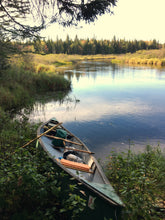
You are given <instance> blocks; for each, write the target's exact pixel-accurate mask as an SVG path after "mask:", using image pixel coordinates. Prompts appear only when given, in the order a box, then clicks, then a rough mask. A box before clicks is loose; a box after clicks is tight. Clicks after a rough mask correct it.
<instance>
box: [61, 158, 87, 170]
mask: <svg viewBox="0 0 165 220" xmlns="http://www.w3.org/2000/svg"><path fill="white" fill-rule="evenodd" d="M60 162H61V164H62V165H64V166H65V167H68V168H71V169H75V170H80V171H84V172H90V167H89V166H88V165H87V164H83V163H77V162H74V161H70V160H66V159H61V160H60Z"/></svg>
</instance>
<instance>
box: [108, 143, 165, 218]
mask: <svg viewBox="0 0 165 220" xmlns="http://www.w3.org/2000/svg"><path fill="white" fill-rule="evenodd" d="M164 173H165V157H164V155H163V153H162V152H161V150H160V148H159V147H156V148H151V147H150V146H147V147H146V151H145V152H144V153H141V154H134V153H132V152H131V151H130V150H129V151H128V153H127V154H126V153H121V154H114V153H113V155H112V156H111V157H110V158H109V159H108V164H107V167H106V174H107V177H108V178H109V180H110V182H111V183H112V184H113V186H114V188H115V189H116V191H117V192H118V193H119V194H120V196H121V198H122V200H123V202H124V204H125V205H126V208H125V210H124V213H123V215H124V216H123V218H124V219H135V220H136V219H137V220H138V219H159V218H160V219H161V218H162V216H163V214H164V213H163V212H162V213H161V212H160V211H161V208H162V209H163V207H164V198H165V176H164ZM157 207H159V208H157ZM164 212H165V211H164Z"/></svg>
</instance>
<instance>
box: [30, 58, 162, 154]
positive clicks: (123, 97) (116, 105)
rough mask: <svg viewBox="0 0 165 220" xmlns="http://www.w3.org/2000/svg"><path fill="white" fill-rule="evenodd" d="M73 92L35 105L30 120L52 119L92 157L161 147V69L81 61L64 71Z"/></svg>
mask: <svg viewBox="0 0 165 220" xmlns="http://www.w3.org/2000/svg"><path fill="white" fill-rule="evenodd" d="M65 77H67V78H68V79H70V80H71V81H72V92H71V93H70V94H69V95H67V96H66V97H65V98H64V99H63V101H61V102H58V101H57V100H53V99H52V100H49V102H47V103H45V104H38V103H36V105H35V106H34V111H33V112H32V113H31V119H32V120H41V121H46V120H48V119H49V118H51V117H56V118H57V119H58V120H59V121H62V122H64V124H65V126H66V127H67V128H68V129H69V130H71V131H72V132H73V133H75V134H76V135H77V136H78V137H80V138H81V139H82V140H83V141H85V143H86V144H87V145H88V146H89V148H90V149H91V150H92V151H95V152H96V156H97V157H100V158H104V157H105V156H106V155H107V154H109V153H110V151H111V150H112V149H113V148H114V150H115V151H123V150H125V149H127V148H128V147H129V140H131V141H133V142H134V149H135V151H137V150H141V149H144V146H145V145H146V144H148V143H150V144H154V145H156V144H157V143H158V141H160V143H161V146H162V147H164V146H165V117H164V112H165V102H164V98H165V95H164V94H165V71H164V70H161V71H159V70H156V69H151V68H150V69H149V68H144V67H139V68H135V67H120V66H117V65H112V64H110V62H102V61H99V62H93V61H91V62H82V63H80V64H78V65H76V66H75V68H73V69H71V68H70V69H68V70H66V71H65Z"/></svg>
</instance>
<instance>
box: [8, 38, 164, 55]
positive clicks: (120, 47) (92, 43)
mask: <svg viewBox="0 0 165 220" xmlns="http://www.w3.org/2000/svg"><path fill="white" fill-rule="evenodd" d="M12 45H13V46H14V47H15V48H17V49H18V50H19V51H24V52H32V53H38V54H59V53H64V54H79V55H95V54H125V53H134V52H136V51H138V50H151V49H160V48H162V47H163V48H164V47H165V44H160V43H159V42H158V41H156V40H152V41H143V40H139V41H138V40H125V39H116V37H115V36H114V37H113V39H112V40H96V39H95V38H92V39H89V38H87V39H86V40H83V39H78V37H77V36H76V37H75V39H74V40H72V39H70V38H69V36H67V37H66V40H62V39H59V38H58V37H57V39H56V40H55V41H54V40H50V39H49V40H41V39H35V40H33V41H27V42H26V43H22V42H18V41H17V42H12Z"/></svg>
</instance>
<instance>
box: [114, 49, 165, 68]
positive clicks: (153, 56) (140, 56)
mask: <svg viewBox="0 0 165 220" xmlns="http://www.w3.org/2000/svg"><path fill="white" fill-rule="evenodd" d="M112 62H113V63H121V64H123V63H125V64H129V65H150V66H155V67H163V66H165V49H164V48H162V49H159V50H140V51H137V52H136V53H133V54H131V53H127V54H123V55H115V57H114V59H113V60H112Z"/></svg>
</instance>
